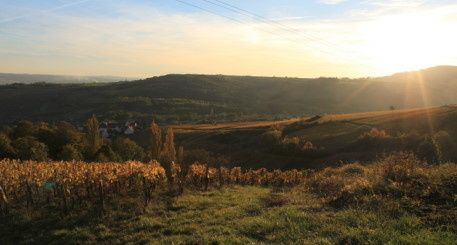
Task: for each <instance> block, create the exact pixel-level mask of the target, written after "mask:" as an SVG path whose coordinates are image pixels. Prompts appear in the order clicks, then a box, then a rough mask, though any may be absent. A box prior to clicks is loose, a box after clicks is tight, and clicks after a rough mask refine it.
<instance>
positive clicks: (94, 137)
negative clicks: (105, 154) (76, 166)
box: [86, 115, 103, 159]
mask: <svg viewBox="0 0 457 245" xmlns="http://www.w3.org/2000/svg"><path fill="white" fill-rule="evenodd" d="M86 126H87V132H86V147H87V148H86V152H87V156H88V158H89V159H93V158H94V157H95V155H96V154H97V152H98V151H99V150H100V148H101V147H102V142H103V141H102V137H101V136H100V132H99V131H100V130H99V124H98V120H97V118H96V117H95V115H92V117H91V118H89V119H88V120H87V122H86Z"/></svg>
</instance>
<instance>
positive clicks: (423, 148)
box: [418, 135, 442, 163]
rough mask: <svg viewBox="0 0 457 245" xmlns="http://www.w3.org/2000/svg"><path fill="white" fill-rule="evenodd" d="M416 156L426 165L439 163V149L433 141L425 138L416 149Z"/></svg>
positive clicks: (430, 138)
mask: <svg viewBox="0 0 457 245" xmlns="http://www.w3.org/2000/svg"><path fill="white" fill-rule="evenodd" d="M418 155H419V157H420V158H421V159H422V160H425V161H427V162H428V163H439V162H440V161H441V157H442V155H441V149H440V147H439V145H438V144H437V143H436V141H435V139H433V138H432V137H430V136H428V135H427V136H425V137H424V139H423V141H422V143H421V144H420V145H419V147H418Z"/></svg>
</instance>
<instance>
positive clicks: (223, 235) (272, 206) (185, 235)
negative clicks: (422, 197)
mask: <svg viewBox="0 0 457 245" xmlns="http://www.w3.org/2000/svg"><path fill="white" fill-rule="evenodd" d="M271 199H281V201H276V202H275V201H271ZM110 205H111V206H110V210H109V215H108V216H107V217H105V218H103V219H97V218H93V217H92V216H91V214H90V212H89V213H80V214H78V215H74V216H69V217H66V218H65V219H61V218H60V217H58V216H57V215H56V216H49V217H46V218H41V219H38V218H34V217H33V215H34V214H30V215H26V214H24V215H22V216H17V217H10V219H8V220H7V221H6V222H5V221H3V222H2V225H1V228H2V232H1V234H2V240H3V242H2V243H3V244H27V243H28V244H100V243H105V244H455V243H454V242H455V241H456V239H457V234H456V233H453V232H449V231H439V230H438V231H435V230H433V227H429V226H427V225H425V223H424V222H423V221H422V220H421V218H420V217H418V216H415V215H413V214H410V213H407V212H404V211H398V212H390V211H383V210H365V209H357V208H344V209H335V208H331V207H328V206H326V205H325V204H324V202H323V201H322V200H321V199H319V198H318V197H317V196H316V195H314V194H311V193H308V192H306V191H304V190H303V189H302V188H300V187H297V188H292V189H274V188H265V187H255V186H254V187H251V186H234V187H228V188H223V189H222V190H211V191H209V192H199V191H188V192H187V193H185V194H184V195H183V196H181V197H177V198H176V199H174V200H173V201H172V202H171V203H168V204H167V202H165V201H161V202H157V203H153V204H151V205H150V207H149V209H148V210H146V212H143V211H142V210H140V208H139V205H138V204H137V203H135V202H132V203H130V202H129V200H126V199H124V200H112V202H111V203H110Z"/></svg>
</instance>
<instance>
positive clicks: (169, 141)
mask: <svg viewBox="0 0 457 245" xmlns="http://www.w3.org/2000/svg"><path fill="white" fill-rule="evenodd" d="M160 156H161V157H160V160H161V163H162V165H163V167H164V168H165V171H166V174H167V177H168V178H170V177H171V163H172V162H176V150H175V143H174V134H173V129H171V128H168V130H167V135H166V136H165V142H164V143H163V147H162V152H161V154H160Z"/></svg>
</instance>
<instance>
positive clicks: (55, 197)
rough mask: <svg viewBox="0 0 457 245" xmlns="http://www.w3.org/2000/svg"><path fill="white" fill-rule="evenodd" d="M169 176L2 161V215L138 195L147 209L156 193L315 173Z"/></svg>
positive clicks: (153, 167) (202, 168)
mask: <svg viewBox="0 0 457 245" xmlns="http://www.w3.org/2000/svg"><path fill="white" fill-rule="evenodd" d="M168 169H169V170H168V171H167V170H166V169H165V168H164V167H162V166H161V165H160V163H159V162H157V161H151V162H149V163H147V164H145V163H141V162H136V161H127V162H125V163H114V162H110V163H97V162H91V163H86V162H79V161H70V162H63V161H61V162H52V161H50V162H34V161H17V160H2V161H0V196H1V200H0V201H1V206H0V207H1V212H2V213H3V214H6V213H8V211H9V209H10V208H11V207H21V206H22V207H26V208H27V209H36V208H38V207H42V206H45V204H55V205H57V206H58V207H60V209H61V211H62V213H64V214H66V213H68V212H69V211H71V210H73V209H75V208H76V207H78V206H79V207H80V206H84V205H83V204H84V203H87V202H90V203H92V204H94V205H93V206H94V207H97V210H98V212H99V213H100V214H101V215H103V214H104V213H105V204H104V203H105V200H106V199H109V198H111V197H115V196H116V197H118V196H126V195H128V196H134V197H137V198H138V199H139V200H141V201H142V202H143V203H144V205H148V203H149V202H150V201H151V199H152V196H153V194H154V193H156V194H157V193H159V194H160V193H162V194H164V193H166V194H173V195H180V194H182V192H183V191H184V188H192V189H201V190H208V188H209V187H211V186H214V187H217V188H221V187H222V186H223V185H230V184H241V185H267V186H268V185H273V186H285V185H287V186H293V185H297V184H300V183H302V182H303V181H304V179H305V177H306V176H308V175H309V174H310V173H311V171H310V170H303V171H298V170H290V171H281V170H274V171H268V170H266V169H264V168H262V169H259V170H252V169H249V170H247V171H244V170H242V169H241V168H240V167H234V168H225V167H218V168H215V167H210V166H208V165H205V164H199V163H194V164H192V165H190V166H188V167H187V168H186V171H182V169H181V167H180V166H179V165H178V164H175V163H174V162H172V163H171V164H170V165H169V167H168Z"/></svg>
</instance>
